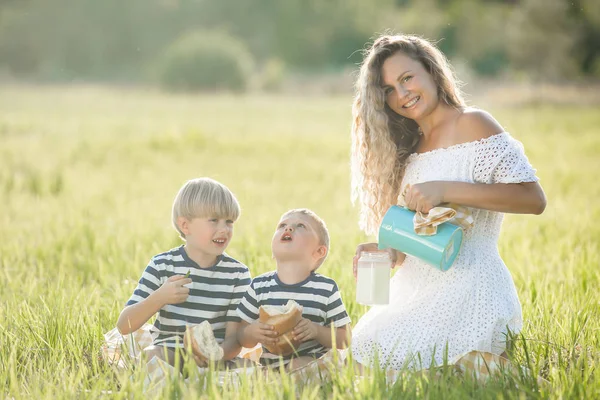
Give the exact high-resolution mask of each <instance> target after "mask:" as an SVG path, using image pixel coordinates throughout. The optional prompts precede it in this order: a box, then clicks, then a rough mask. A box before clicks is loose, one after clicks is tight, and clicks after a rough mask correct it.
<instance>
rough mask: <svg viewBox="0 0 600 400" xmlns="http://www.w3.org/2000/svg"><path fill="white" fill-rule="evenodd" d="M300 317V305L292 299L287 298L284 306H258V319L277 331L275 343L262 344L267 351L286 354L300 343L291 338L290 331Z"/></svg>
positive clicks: (290, 352)
mask: <svg viewBox="0 0 600 400" xmlns="http://www.w3.org/2000/svg"><path fill="white" fill-rule="evenodd" d="M301 319H302V306H300V305H299V304H298V303H296V302H295V301H294V300H289V301H288V302H287V304H286V305H285V306H260V308H259V309H258V320H259V321H260V322H262V323H263V324H268V325H272V326H273V328H274V329H275V331H276V332H278V333H279V337H278V339H279V340H278V342H277V344H275V345H264V346H265V347H266V349H267V350H269V352H271V353H273V354H278V355H282V356H287V355H289V354H292V353H294V352H295V351H296V348H297V347H298V346H299V345H300V343H299V342H296V341H295V340H293V339H292V335H291V331H292V329H294V327H295V326H296V325H297V324H298V322H300V320H301Z"/></svg>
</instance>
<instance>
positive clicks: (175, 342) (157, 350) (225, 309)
mask: <svg viewBox="0 0 600 400" xmlns="http://www.w3.org/2000/svg"><path fill="white" fill-rule="evenodd" d="M239 215H240V206H239V203H238V201H237V199H236V198H235V196H234V195H233V193H231V191H230V190H229V189H228V188H227V187H226V186H225V185H223V184H221V183H219V182H217V181H214V180H212V179H210V178H198V179H193V180H190V181H188V182H187V183H186V184H185V185H184V186H183V187H182V188H181V189H180V190H179V193H178V194H177V196H176V198H175V201H174V203H173V210H172V221H173V226H174V227H175V229H176V230H177V231H178V232H179V235H180V236H181V238H182V239H183V240H184V241H185V245H182V246H180V247H177V248H174V249H171V250H169V251H166V252H164V253H161V254H158V255H156V256H154V257H152V259H151V260H150V262H149V264H148V266H147V267H146V269H145V270H144V272H143V274H142V277H141V278H140V280H139V282H138V285H137V287H136V289H135V291H134V292H133V294H132V295H131V298H130V299H129V301H128V302H127V304H126V306H125V308H124V309H123V311H122V312H121V315H120V316H119V320H118V322H117V328H118V329H119V331H120V332H121V333H122V334H128V333H131V332H135V331H136V330H137V329H139V328H140V327H141V326H142V325H143V324H145V323H146V322H147V321H148V320H149V319H150V318H151V317H152V316H154V315H155V314H156V313H158V317H157V318H156V321H155V323H154V326H153V327H152V330H151V333H152V336H153V345H152V346H149V347H148V348H146V349H145V350H144V352H145V353H146V355H147V358H148V360H150V359H152V357H154V356H156V357H159V358H160V359H162V360H164V361H167V362H168V363H169V364H171V365H175V364H178V366H179V367H182V366H183V362H182V361H177V360H181V359H182V357H183V355H184V352H183V335H184V332H185V329H186V326H187V325H195V324H200V323H202V322H203V321H209V323H210V324H211V328H212V329H213V333H214V335H215V338H216V339H217V342H219V344H220V346H221V347H222V348H223V351H224V357H223V359H224V360H231V359H233V358H234V357H235V356H237V355H238V353H239V352H240V350H241V346H240V345H239V343H238V341H237V338H236V331H237V329H238V326H239V321H240V318H239V317H238V315H237V313H236V309H237V305H238V303H239V302H240V300H241V299H242V297H243V295H244V293H245V292H246V290H247V288H248V285H249V284H250V281H251V278H250V272H249V271H248V268H247V267H246V266H245V265H244V264H242V263H240V262H239V261H237V260H235V259H233V258H231V257H229V256H228V255H227V254H225V253H224V252H225V249H226V248H227V246H228V245H229V242H230V241H231V238H232V236H233V224H234V222H235V221H236V220H237V219H238V217H239ZM188 272H189V276H188V277H186V274H187V273H188ZM194 358H195V361H196V363H197V364H198V365H199V366H205V365H206V360H203V359H201V358H199V357H198V356H197V355H194Z"/></svg>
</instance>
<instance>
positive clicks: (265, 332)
mask: <svg viewBox="0 0 600 400" xmlns="http://www.w3.org/2000/svg"><path fill="white" fill-rule="evenodd" d="M277 336H278V333H277V332H275V330H274V329H273V326H272V325H267V324H263V323H260V322H258V321H254V322H253V323H251V324H249V323H248V322H246V321H242V322H240V326H239V329H238V331H237V339H238V341H239V343H240V344H241V345H242V346H244V347H248V348H249V347H254V346H256V344H257V343H262V344H273V345H274V344H276V343H277V339H276V337H277Z"/></svg>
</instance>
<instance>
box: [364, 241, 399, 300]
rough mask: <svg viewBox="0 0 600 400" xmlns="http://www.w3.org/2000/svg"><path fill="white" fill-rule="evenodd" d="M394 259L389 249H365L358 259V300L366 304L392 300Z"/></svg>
mask: <svg viewBox="0 0 600 400" xmlns="http://www.w3.org/2000/svg"><path fill="white" fill-rule="evenodd" d="M391 267H392V260H391V258H390V254H389V253H388V252H387V251H363V252H361V253H360V258H359V259H358V266H357V274H356V301H357V302H358V303H360V304H365V305H369V306H371V305H376V304H388V303H389V302H390V271H391Z"/></svg>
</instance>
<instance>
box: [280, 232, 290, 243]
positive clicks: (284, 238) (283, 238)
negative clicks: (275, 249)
mask: <svg viewBox="0 0 600 400" xmlns="http://www.w3.org/2000/svg"><path fill="white" fill-rule="evenodd" d="M281 241H282V242H291V241H292V235H290V234H289V233H287V232H286V233H284V234H283V235H282V236H281Z"/></svg>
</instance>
